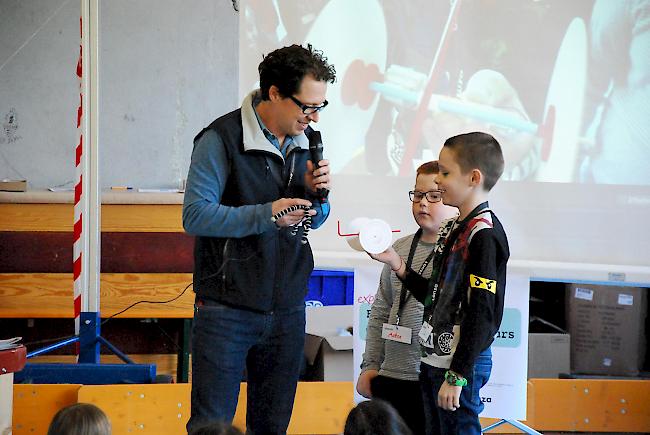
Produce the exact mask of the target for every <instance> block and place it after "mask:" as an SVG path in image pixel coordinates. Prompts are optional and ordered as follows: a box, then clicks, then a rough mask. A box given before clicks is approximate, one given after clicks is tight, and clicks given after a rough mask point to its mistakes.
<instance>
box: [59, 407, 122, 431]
mask: <svg viewBox="0 0 650 435" xmlns="http://www.w3.org/2000/svg"><path fill="white" fill-rule="evenodd" d="M110 433H111V423H110V422H109V421H108V417H106V414H104V411H102V410H101V409H99V408H98V407H96V406H95V405H92V404H90V403H75V404H74V405H70V406H67V407H65V408H63V409H61V410H59V412H57V413H56V415H55V416H54V418H53V419H52V422H51V423H50V428H49V429H48V431H47V435H110Z"/></svg>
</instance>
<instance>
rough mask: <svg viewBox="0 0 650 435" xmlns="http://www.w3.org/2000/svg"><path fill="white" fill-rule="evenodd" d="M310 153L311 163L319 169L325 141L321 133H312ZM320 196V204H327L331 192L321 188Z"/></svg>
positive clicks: (319, 190)
mask: <svg viewBox="0 0 650 435" xmlns="http://www.w3.org/2000/svg"><path fill="white" fill-rule="evenodd" d="M309 153H310V154H311V162H312V163H313V164H314V168H315V169H318V168H319V167H320V166H318V162H320V161H321V160H323V140H322V139H321V137H320V131H316V130H314V131H312V133H311V135H310V136H309ZM316 193H318V196H319V197H320V198H319V199H320V202H327V195H328V194H329V190H327V189H324V188H322V187H321V188H319V189H318V191H317V192H316Z"/></svg>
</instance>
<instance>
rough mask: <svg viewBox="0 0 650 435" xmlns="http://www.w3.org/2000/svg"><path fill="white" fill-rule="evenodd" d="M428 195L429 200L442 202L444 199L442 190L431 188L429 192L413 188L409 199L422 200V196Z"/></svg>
mask: <svg viewBox="0 0 650 435" xmlns="http://www.w3.org/2000/svg"><path fill="white" fill-rule="evenodd" d="M424 197H426V198H427V201H429V202H440V200H441V199H442V192H441V191H439V190H429V191H428V192H418V191H417V190H411V191H410V192H409V199H410V200H411V201H412V202H420V201H422V198H424Z"/></svg>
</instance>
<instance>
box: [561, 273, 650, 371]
mask: <svg viewBox="0 0 650 435" xmlns="http://www.w3.org/2000/svg"><path fill="white" fill-rule="evenodd" d="M647 292H648V289H645V288H638V287H618V286H608V285H591V284H569V285H568V286H567V298H568V304H567V324H568V329H569V333H570V334H571V371H572V372H574V373H584V374H595V375H600V374H602V375H620V376H636V375H638V374H639V370H640V368H641V366H642V364H643V361H644V357H645V318H646V314H647V307H648V299H647V297H648V296H647Z"/></svg>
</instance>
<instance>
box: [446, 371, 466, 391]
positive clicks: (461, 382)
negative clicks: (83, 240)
mask: <svg viewBox="0 0 650 435" xmlns="http://www.w3.org/2000/svg"><path fill="white" fill-rule="evenodd" d="M445 381H447V383H448V384H449V385H453V386H454V387H464V386H465V385H467V379H465V378H464V377H462V376H460V375H459V374H456V373H454V372H452V371H451V370H447V371H446V372H445Z"/></svg>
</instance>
